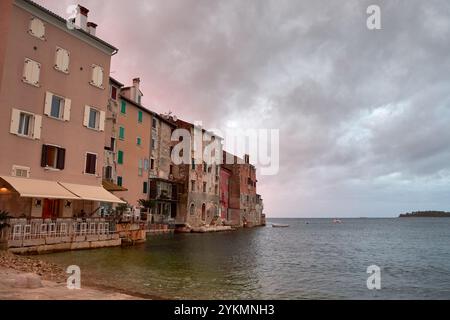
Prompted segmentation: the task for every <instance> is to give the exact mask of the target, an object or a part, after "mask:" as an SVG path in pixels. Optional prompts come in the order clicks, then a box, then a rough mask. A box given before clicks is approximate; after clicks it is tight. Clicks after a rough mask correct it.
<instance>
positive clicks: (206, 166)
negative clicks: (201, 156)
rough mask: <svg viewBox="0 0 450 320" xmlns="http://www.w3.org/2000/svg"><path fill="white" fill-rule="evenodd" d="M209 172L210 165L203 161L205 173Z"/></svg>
mask: <svg viewBox="0 0 450 320" xmlns="http://www.w3.org/2000/svg"><path fill="white" fill-rule="evenodd" d="M207 171H208V165H207V164H206V162H205V161H203V172H204V173H206V172H207Z"/></svg>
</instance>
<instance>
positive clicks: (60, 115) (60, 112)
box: [44, 91, 72, 121]
mask: <svg viewBox="0 0 450 320" xmlns="http://www.w3.org/2000/svg"><path fill="white" fill-rule="evenodd" d="M71 104H72V102H71V100H70V99H67V98H63V97H61V96H57V95H55V94H53V93H51V92H48V91H47V92H46V94H45V105H44V114H45V115H47V116H49V117H52V118H54V119H59V120H64V121H70V109H71Z"/></svg>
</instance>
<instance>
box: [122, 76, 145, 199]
mask: <svg viewBox="0 0 450 320" xmlns="http://www.w3.org/2000/svg"><path fill="white" fill-rule="evenodd" d="M139 85H140V79H139V78H136V79H133V85H132V86H130V87H125V88H123V89H122V90H121V91H120V96H119V111H118V116H117V131H116V133H115V136H116V137H117V138H116V145H117V151H116V152H117V154H116V161H117V177H116V183H117V185H119V186H122V187H124V188H126V189H127V191H121V192H117V193H115V194H116V195H117V196H118V197H120V198H122V199H124V200H125V201H126V202H127V203H128V204H129V205H131V206H138V202H139V200H140V199H147V198H148V190H149V168H150V159H149V157H150V148H151V143H152V142H151V141H152V140H151V131H152V130H151V126H152V118H153V116H152V113H151V112H150V111H149V110H148V109H146V108H145V107H144V106H143V105H142V97H143V94H142V92H141V90H140V89H139Z"/></svg>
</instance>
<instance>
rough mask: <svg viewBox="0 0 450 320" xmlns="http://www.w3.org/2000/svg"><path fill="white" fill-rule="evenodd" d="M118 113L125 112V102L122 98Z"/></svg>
mask: <svg viewBox="0 0 450 320" xmlns="http://www.w3.org/2000/svg"><path fill="white" fill-rule="evenodd" d="M120 113H122V114H126V113H127V103H126V102H125V101H123V100H122V102H121V103H120Z"/></svg>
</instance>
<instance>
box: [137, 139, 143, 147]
mask: <svg viewBox="0 0 450 320" xmlns="http://www.w3.org/2000/svg"><path fill="white" fill-rule="evenodd" d="M136 144H137V145H138V146H140V145H141V144H142V139H141V138H140V137H137V138H136Z"/></svg>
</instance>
